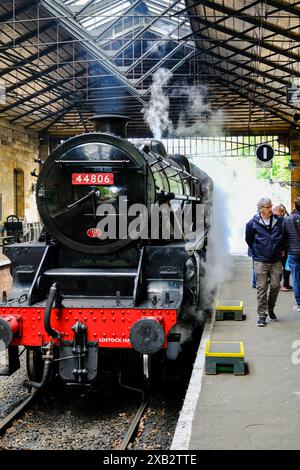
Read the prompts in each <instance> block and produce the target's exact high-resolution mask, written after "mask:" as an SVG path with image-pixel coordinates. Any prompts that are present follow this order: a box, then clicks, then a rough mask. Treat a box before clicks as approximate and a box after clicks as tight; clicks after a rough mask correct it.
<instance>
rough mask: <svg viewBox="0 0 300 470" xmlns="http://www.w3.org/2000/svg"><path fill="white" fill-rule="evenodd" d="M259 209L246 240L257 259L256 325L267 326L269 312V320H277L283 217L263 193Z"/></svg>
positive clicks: (258, 204) (249, 227)
mask: <svg viewBox="0 0 300 470" xmlns="http://www.w3.org/2000/svg"><path fill="white" fill-rule="evenodd" d="M257 211H258V213H257V214H255V216H254V217H253V218H252V219H251V220H250V221H249V222H248V223H247V225H246V242H247V244H248V246H249V248H250V249H251V251H252V257H253V260H254V269H255V276H256V288H257V313H258V320H257V326H266V318H267V315H269V320H271V321H276V320H277V318H276V315H275V313H274V307H275V304H276V300H277V296H278V292H279V290H280V281H281V277H282V264H281V256H282V251H283V236H282V225H283V218H282V217H278V216H277V215H274V214H273V212H272V202H271V199H269V198H265V197H263V198H261V199H260V200H259V201H258V203H257ZM268 288H269V292H268Z"/></svg>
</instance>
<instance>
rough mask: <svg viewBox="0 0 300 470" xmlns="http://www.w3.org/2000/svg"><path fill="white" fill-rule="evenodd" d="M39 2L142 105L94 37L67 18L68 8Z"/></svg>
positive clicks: (54, 2) (47, 0)
mask: <svg viewBox="0 0 300 470" xmlns="http://www.w3.org/2000/svg"><path fill="white" fill-rule="evenodd" d="M40 4H41V6H42V7H43V8H45V9H46V10H47V11H49V13H51V14H53V15H54V16H55V17H57V18H58V21H59V23H60V24H61V25H62V26H63V27H64V28H65V29H66V30H67V31H68V33H69V34H71V36H73V37H75V38H76V39H79V40H83V42H82V44H81V47H82V48H83V49H85V50H86V51H87V52H89V54H91V55H92V57H94V58H96V59H99V61H100V63H101V66H102V67H103V68H104V69H106V70H108V71H109V72H111V73H112V74H113V75H114V76H115V77H116V79H117V80H118V81H119V82H120V83H122V85H126V88H127V89H128V91H129V93H131V94H132V95H133V96H134V97H135V98H136V99H137V100H138V101H139V102H140V103H141V104H142V105H143V106H144V105H145V103H144V101H143V99H142V98H141V95H140V93H139V92H138V90H136V89H135V87H133V86H132V84H131V83H130V82H129V80H128V79H127V78H126V77H125V76H124V75H123V74H122V73H121V72H120V70H119V69H118V67H117V66H116V65H115V64H114V63H113V62H112V61H111V60H109V59H108V57H107V56H106V55H105V54H104V52H102V51H101V50H100V49H99V46H98V45H97V44H96V42H95V40H94V38H93V37H92V36H91V35H90V34H89V33H88V32H87V31H86V30H85V28H84V27H83V26H81V25H80V24H79V23H78V22H77V21H76V20H74V19H72V18H69V17H68V16H69V15H68V14H67V13H68V10H67V9H66V8H65V7H64V5H62V4H61V3H60V2H59V1H58V0H41V1H40Z"/></svg>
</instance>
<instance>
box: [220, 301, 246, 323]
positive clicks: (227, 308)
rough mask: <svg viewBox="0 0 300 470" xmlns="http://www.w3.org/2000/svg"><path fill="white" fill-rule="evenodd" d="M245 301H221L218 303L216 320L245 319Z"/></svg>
mask: <svg viewBox="0 0 300 470" xmlns="http://www.w3.org/2000/svg"><path fill="white" fill-rule="evenodd" d="M243 311H244V302H243V301H242V300H226V301H223V300H221V301H219V302H217V305H216V320H235V321H241V320H244V318H245V315H244V314H243Z"/></svg>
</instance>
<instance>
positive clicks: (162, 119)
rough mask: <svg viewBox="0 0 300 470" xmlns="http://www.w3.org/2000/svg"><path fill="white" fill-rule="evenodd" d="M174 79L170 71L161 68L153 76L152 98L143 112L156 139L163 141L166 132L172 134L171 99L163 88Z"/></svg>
mask: <svg viewBox="0 0 300 470" xmlns="http://www.w3.org/2000/svg"><path fill="white" fill-rule="evenodd" d="M171 78H172V73H171V72H170V70H168V69H164V68H160V69H158V70H157V71H156V72H155V74H154V75H153V82H152V85H151V97H150V101H149V103H148V104H147V105H146V106H145V108H144V109H143V110H142V112H143V113H144V119H145V121H146V122H147V124H148V125H149V127H150V129H151V131H152V133H153V136H154V138H155V139H159V140H160V139H161V138H162V135H163V133H164V132H165V131H168V132H170V131H171V129H172V122H171V121H170V119H169V104H170V103H169V97H168V96H165V95H164V92H163V87H164V86H166V85H167V84H168V82H169V81H170V80H171Z"/></svg>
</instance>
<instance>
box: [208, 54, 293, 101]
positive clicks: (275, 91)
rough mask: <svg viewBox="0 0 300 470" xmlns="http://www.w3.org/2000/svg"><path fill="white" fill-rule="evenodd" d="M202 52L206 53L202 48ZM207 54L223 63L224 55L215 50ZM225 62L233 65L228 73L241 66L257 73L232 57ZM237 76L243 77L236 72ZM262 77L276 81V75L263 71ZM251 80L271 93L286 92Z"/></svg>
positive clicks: (283, 93)
mask: <svg viewBox="0 0 300 470" xmlns="http://www.w3.org/2000/svg"><path fill="white" fill-rule="evenodd" d="M202 53H204V54H206V53H207V52H206V50H205V49H204V50H203V52H202ZM209 55H210V56H212V57H215V58H216V59H218V63H222V62H223V63H224V56H221V55H219V54H216V53H215V52H211V51H210V52H209ZM226 62H230V63H231V64H232V65H234V66H235V67H234V68H233V69H231V70H228V72H229V73H231V72H233V71H234V70H236V69H238V68H242V69H245V70H248V72H249V74H251V73H255V74H257V70H255V68H253V67H250V66H249V65H247V64H243V65H241V64H240V63H239V62H238V61H235V60H232V59H229V61H228V59H227V58H226ZM218 63H217V64H218ZM217 64H216V63H213V66H215V65H217ZM223 70H224V69H223ZM238 76H239V77H240V78H241V79H243V77H244V76H243V75H239V74H238ZM263 77H266V78H268V79H269V80H270V82H273V83H274V81H276V77H274V75H271V74H268V73H266V72H264V73H263ZM251 82H253V83H255V84H256V85H257V86H261V87H263V88H266V89H267V90H269V91H271V92H272V93H277V94H279V95H282V96H284V97H286V92H285V91H281V90H280V89H278V88H275V89H274V88H273V87H270V86H269V85H268V84H264V83H262V82H259V81H256V80H254V79H251ZM284 85H285V86H286V83H284Z"/></svg>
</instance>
